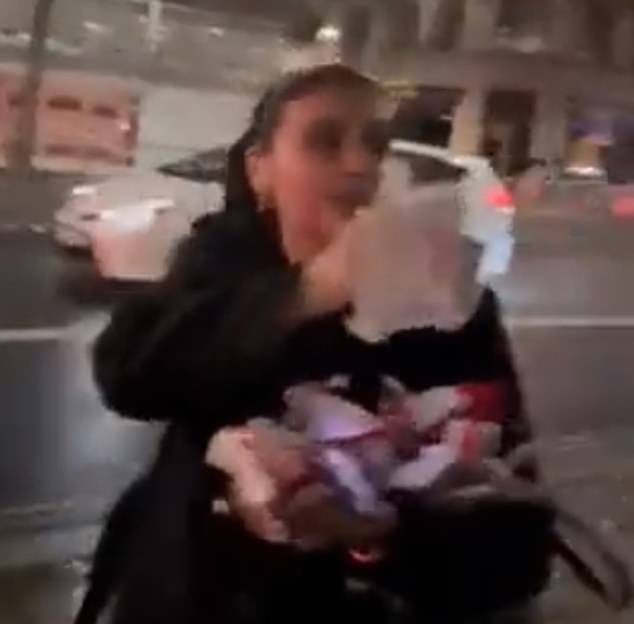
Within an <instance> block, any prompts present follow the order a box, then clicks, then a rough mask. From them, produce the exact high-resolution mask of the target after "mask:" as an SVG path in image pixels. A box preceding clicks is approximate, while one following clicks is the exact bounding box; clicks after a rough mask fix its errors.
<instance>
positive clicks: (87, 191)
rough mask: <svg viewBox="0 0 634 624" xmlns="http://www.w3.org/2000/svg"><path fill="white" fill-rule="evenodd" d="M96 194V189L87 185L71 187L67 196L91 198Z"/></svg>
mask: <svg viewBox="0 0 634 624" xmlns="http://www.w3.org/2000/svg"><path fill="white" fill-rule="evenodd" d="M96 194H97V187H96V186H91V185H87V184H80V185H79V186H73V188H72V189H71V190H70V193H69V195H70V196H71V197H92V196H93V195H96Z"/></svg>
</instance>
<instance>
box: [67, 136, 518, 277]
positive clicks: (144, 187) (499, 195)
mask: <svg viewBox="0 0 634 624" xmlns="http://www.w3.org/2000/svg"><path fill="white" fill-rule="evenodd" d="M225 158H226V148H217V149H215V150H211V151H208V152H203V153H201V154H196V155H195V156H193V157H191V158H187V159H184V160H181V161H178V162H175V163H170V164H167V165H163V166H161V167H159V168H158V170H157V171H156V172H150V173H146V174H130V175H125V176H115V177H113V178H110V179H108V180H107V181H105V182H102V183H100V184H94V185H82V186H77V187H75V188H74V189H72V190H71V193H70V196H69V199H68V201H67V203H66V204H65V205H64V206H63V207H62V209H61V210H60V211H59V212H58V213H57V215H56V226H55V237H56V239H57V240H58V241H59V242H60V244H62V245H64V246H66V247H71V248H80V249H88V250H91V252H92V254H93V256H94V258H95V262H96V264H97V267H98V270H99V272H100V274H101V275H102V276H103V277H105V278H107V279H116V280H138V281H148V280H153V279H158V278H160V276H161V275H163V274H164V272H165V269H166V266H167V264H168V262H169V258H170V254H171V252H172V251H173V249H174V247H175V245H176V244H177V243H178V241H179V240H181V238H182V237H184V236H185V235H186V234H187V232H188V231H189V229H190V227H191V224H192V223H193V221H194V220H196V219H197V218H198V217H199V216H201V215H203V214H205V213H206V212H208V211H213V210H217V209H219V207H220V205H221V200H222V195H223V180H224V173H225ZM390 160H392V161H394V160H396V161H401V162H405V163H406V164H407V165H408V166H409V170H410V171H411V173H412V176H413V182H414V183H416V184H425V183H429V184H432V183H441V184H446V185H447V189H448V191H449V192H450V193H451V195H452V197H455V192H456V190H457V191H458V197H459V200H460V201H461V202H463V204H465V205H468V206H472V207H478V208H482V207H485V208H487V207H489V208H490V207H492V208H495V209H497V210H502V211H507V212H513V211H514V206H513V198H512V195H511V193H510V192H509V190H508V189H507V187H506V186H505V184H504V183H503V182H502V180H501V179H500V178H499V177H498V176H497V174H496V173H495V171H494V170H493V168H492V167H491V166H490V164H489V162H488V161H487V160H486V159H485V158H481V157H478V156H457V155H455V154H452V153H451V152H450V151H449V150H448V149H446V148H442V147H436V146H431V145H424V144H420V143H412V142H407V141H394V142H393V143H392V145H391V153H390ZM386 171H387V172H388V173H387V175H390V173H389V172H390V168H389V167H388V168H387V169H386Z"/></svg>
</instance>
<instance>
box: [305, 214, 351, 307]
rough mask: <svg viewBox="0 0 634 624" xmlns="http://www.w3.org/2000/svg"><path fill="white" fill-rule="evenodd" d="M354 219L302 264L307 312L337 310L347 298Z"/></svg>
mask: <svg viewBox="0 0 634 624" xmlns="http://www.w3.org/2000/svg"><path fill="white" fill-rule="evenodd" d="M356 221H357V219H356V218H355V219H352V220H351V221H349V222H348V223H346V224H345V225H343V226H342V228H341V230H340V231H339V233H338V234H337V236H336V237H335V239H334V240H333V241H332V242H331V243H330V244H329V245H328V246H327V247H326V248H325V249H324V250H323V251H322V252H321V253H319V254H318V255H317V256H315V257H314V258H313V259H312V260H311V261H310V262H309V263H308V264H307V265H306V266H305V267H304V270H303V297H304V304H305V311H306V313H307V315H308V316H319V315H321V314H328V313H330V312H336V311H339V310H342V309H343V308H344V307H345V306H346V305H347V304H348V303H349V302H350V298H351V279H350V247H351V241H352V237H353V234H354V232H355V229H356V227H355V226H356Z"/></svg>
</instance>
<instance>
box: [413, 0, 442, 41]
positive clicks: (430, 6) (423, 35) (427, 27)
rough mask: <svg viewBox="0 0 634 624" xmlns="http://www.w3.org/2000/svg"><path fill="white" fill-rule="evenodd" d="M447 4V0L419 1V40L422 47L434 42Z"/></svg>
mask: <svg viewBox="0 0 634 624" xmlns="http://www.w3.org/2000/svg"><path fill="white" fill-rule="evenodd" d="M446 4H447V3H446V0H418V40H419V42H420V43H421V44H422V45H424V46H425V45H429V44H430V43H431V41H432V40H433V38H434V35H435V33H436V30H437V28H438V26H439V20H440V17H441V13H442V9H443V7H444V5H446Z"/></svg>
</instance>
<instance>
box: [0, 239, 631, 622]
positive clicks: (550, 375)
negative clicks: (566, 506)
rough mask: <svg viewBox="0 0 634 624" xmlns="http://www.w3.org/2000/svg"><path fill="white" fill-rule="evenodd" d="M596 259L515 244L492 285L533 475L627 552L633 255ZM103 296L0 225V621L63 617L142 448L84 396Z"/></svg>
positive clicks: (128, 426)
mask: <svg viewBox="0 0 634 624" xmlns="http://www.w3.org/2000/svg"><path fill="white" fill-rule="evenodd" d="M601 247H602V246H601V245H596V246H595V247H593V248H591V249H589V250H585V251H584V253H577V254H576V255H574V254H573V253H572V252H571V253H566V250H565V249H561V248H558V249H557V250H556V253H554V252H552V253H541V252H540V251H539V249H537V250H536V249H535V248H531V247H530V246H527V247H524V248H520V254H519V258H518V260H517V262H516V264H515V267H514V269H513V272H512V274H511V275H510V276H508V277H507V278H505V279H504V280H503V282H502V283H501V284H500V285H499V289H500V293H501V295H502V298H503V300H504V302H505V305H506V308H507V315H508V322H509V325H510V327H511V335H512V339H513V344H514V348H515V351H516V354H517V359H518V366H519V368H520V372H521V375H522V377H523V382H524V385H525V389H526V395H527V400H528V404H529V408H530V412H531V414H532V416H533V418H534V420H535V422H536V425H537V429H538V431H539V432H540V434H542V435H543V436H544V438H545V439H546V440H551V441H554V442H553V443H551V444H546V446H545V447H544V462H545V465H546V470H547V474H548V475H549V477H550V478H551V480H552V481H553V483H555V484H556V485H557V491H558V492H559V493H560V495H561V496H562V497H563V498H565V499H566V500H567V501H569V502H570V504H571V505H573V506H574V507H576V508H579V509H580V510H582V511H584V513H585V514H586V515H587V516H588V517H590V518H591V519H593V521H595V522H597V523H603V524H604V525H605V526H606V527H608V528H609V529H610V530H612V531H617V532H618V536H619V539H622V540H623V543H624V544H625V545H626V548H627V549H629V552H631V553H632V554H633V555H634V551H633V549H632V545H633V544H634V505H633V504H632V503H633V501H630V496H632V494H631V493H632V492H634V487H632V486H634V459H632V458H634V452H633V451H634V427H633V426H632V424H631V421H632V414H633V413H634V384H632V383H631V382H630V376H631V371H632V370H634V292H633V291H634V289H631V288H629V287H628V285H629V279H628V278H629V275H631V271H632V269H634V253H633V254H631V257H630V254H629V253H628V252H627V251H624V250H621V251H619V252H618V253H616V252H614V251H612V252H609V253H608V252H607V251H606V249H605V248H603V249H602V248H601ZM107 295H108V293H107V292H106V291H104V289H103V288H102V287H101V286H100V285H99V284H98V282H95V280H94V279H92V269H91V266H90V263H88V262H86V261H85V260H82V259H80V258H74V257H69V256H67V255H65V254H63V253H60V252H59V251H58V250H56V249H55V247H54V246H53V245H52V244H51V242H50V240H49V238H48V237H47V236H46V234H45V233H42V232H38V231H28V230H26V229H24V228H23V229H21V230H19V231H4V232H2V230H1V228H0V380H1V381H0V415H1V417H0V569H2V568H4V569H5V571H4V572H0V620H1V621H3V622H4V621H7V622H16V623H17V622H34V623H37V624H39V623H40V622H42V624H44V623H45V622H46V623H47V624H48V622H50V621H51V620H49V619H47V618H46V617H44V618H43V619H42V618H41V616H39V615H34V613H36V612H37V613H40V611H38V608H39V607H38V606H37V605H38V604H40V606H41V607H42V609H44V610H45V611H46V610H48V609H53V610H54V612H55V613H57V614H63V613H66V612H67V611H68V610H70V609H72V605H73V601H76V600H77V597H78V592H79V591H80V580H79V577H78V573H77V570H76V569H74V568H72V567H65V566H64V565H59V562H64V561H66V560H67V559H68V558H69V557H71V556H72V555H75V554H81V553H88V552H89V551H90V548H91V545H92V543H93V540H94V536H95V532H96V530H97V526H98V523H99V519H100V517H101V515H102V513H103V510H104V508H105V506H106V505H107V504H108V502H109V501H111V500H112V498H113V497H114V496H115V495H116V493H117V492H118V491H119V490H120V489H121V487H122V486H123V484H124V483H126V482H127V481H128V480H129V479H130V478H131V477H132V475H133V474H135V473H136V472H137V471H138V470H139V469H140V468H141V467H142V466H143V464H144V463H145V462H146V461H147V458H148V456H149V455H150V454H151V453H152V450H153V448H154V444H155V439H156V436H157V434H158V432H157V431H156V430H155V429H153V428H151V427H148V426H144V425H135V424H133V423H127V422H125V421H122V420H121V419H118V418H116V417H115V416H113V415H111V414H108V413H107V412H106V411H105V410H104V409H103V408H102V407H101V406H100V404H99V399H98V396H97V394H96V391H95V389H94V387H93V385H92V381H91V378H90V370H89V361H88V350H89V345H90V342H91V339H92V337H93V336H94V335H95V333H96V332H97V331H98V329H99V327H100V326H102V324H103V322H104V320H105V318H107V310H108V305H109V303H108V302H109V300H110V299H109V297H108V296H107ZM602 526H603V525H602ZM34 536H35V537H34ZM51 562H53V565H52V566H51V565H50V564H51ZM55 562H58V563H55ZM25 564H31V565H29V566H27V567H24V565H25ZM36 564H37V565H36ZM16 565H20V566H21V568H20V569H21V571H20V572H19V573H18V572H16V571H15V570H16V569H17V568H16V567H15V566H16ZM556 587H560V588H561V587H564V588H565V587H567V585H566V583H565V582H563V581H562V582H560V583H558V584H556ZM20 592H21V593H20ZM20 596H21V597H20ZM31 598H34V601H31ZM38 600H39V601H40V602H39V603H38ZM546 604H547V609H548V610H549V611H548V613H549V618H548V620H549V621H552V622H573V621H574V622H584V623H585V622H588V624H589V623H590V622H606V623H607V622H616V621H619V620H614V619H611V618H606V616H605V615H604V612H603V611H602V610H601V609H600V608H599V607H598V606H597V605H596V604H594V603H589V602H587V601H586V600H585V598H581V597H580V596H579V595H578V593H577V592H570V591H568V590H561V589H560V590H556V591H555V592H554V593H553V594H552V597H551V599H550V600H549V601H547V603H546ZM42 605H43V606H42ZM3 613H5V614H6V613H11V614H12V615H11V619H8V617H7V618H6V619H5V617H3ZM581 613H583V614H584V619H581V617H580V614H581ZM590 614H592V619H590ZM38 617H40V619H38ZM59 617H60V618H61V617H63V616H62V615H59ZM60 621H61V620H60ZM620 621H623V622H625V621H626V619H623V620H620ZM627 621H630V620H627Z"/></svg>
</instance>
